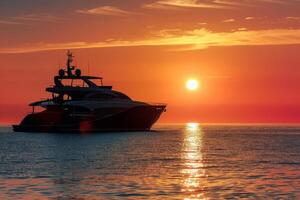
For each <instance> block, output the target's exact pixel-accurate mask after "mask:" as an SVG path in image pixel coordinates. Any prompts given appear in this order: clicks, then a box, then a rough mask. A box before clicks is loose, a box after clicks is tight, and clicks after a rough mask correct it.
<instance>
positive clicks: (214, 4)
mask: <svg viewBox="0 0 300 200" xmlns="http://www.w3.org/2000/svg"><path fill="white" fill-rule="evenodd" d="M292 1H293V0H292ZM262 4H289V2H288V1H283V0H252V1H248V0H205V1H201V0H156V1H154V2H152V3H147V4H144V6H143V7H145V8H151V9H175V8H177V9H178V8H223V9H228V8H237V7H245V6H246V7H253V6H260V5H262Z"/></svg>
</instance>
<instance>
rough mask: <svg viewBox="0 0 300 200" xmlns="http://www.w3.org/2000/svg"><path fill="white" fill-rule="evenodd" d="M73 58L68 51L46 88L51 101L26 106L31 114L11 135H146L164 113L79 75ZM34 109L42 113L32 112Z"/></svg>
mask: <svg viewBox="0 0 300 200" xmlns="http://www.w3.org/2000/svg"><path fill="white" fill-rule="evenodd" d="M73 58H74V56H73V54H72V53H71V52H70V51H68V53H67V63H66V70H65V69H60V70H59V72H58V75H56V76H54V85H53V86H51V87H48V88H46V91H47V92H50V93H52V98H50V99H46V100H41V101H37V102H33V103H31V104H29V106H31V107H32V113H30V114H28V115H27V116H26V117H25V118H24V119H23V120H22V121H21V123H20V124H19V125H14V126H13V129H14V131H16V132H71V133H88V132H105V131H149V130H150V129H151V127H152V125H153V124H154V123H155V122H156V121H157V120H158V118H159V117H160V115H161V114H162V113H163V112H165V111H166V104H153V103H146V102H141V101H135V100H132V99H131V98H130V97H128V96H127V95H126V94H124V93H122V92H119V91H116V90H113V89H112V86H105V85H103V81H102V78H101V77H96V76H84V75H82V73H81V70H80V69H78V68H77V69H76V68H75V66H74V65H73ZM75 82H76V83H75ZM96 82H99V83H98V84H97V83H96ZM35 107H39V108H42V109H39V111H36V109H35Z"/></svg>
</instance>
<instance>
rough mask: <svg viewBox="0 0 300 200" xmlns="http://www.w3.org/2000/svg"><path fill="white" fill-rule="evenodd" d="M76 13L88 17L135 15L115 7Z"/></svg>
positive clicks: (102, 7) (103, 7)
mask: <svg viewBox="0 0 300 200" xmlns="http://www.w3.org/2000/svg"><path fill="white" fill-rule="evenodd" d="M76 12H77V13H81V14H88V15H107V16H125V15H131V14H133V13H132V12H129V11H126V10H123V9H120V8H117V7H113V6H100V7H97V8H91V9H83V10H77V11H76Z"/></svg>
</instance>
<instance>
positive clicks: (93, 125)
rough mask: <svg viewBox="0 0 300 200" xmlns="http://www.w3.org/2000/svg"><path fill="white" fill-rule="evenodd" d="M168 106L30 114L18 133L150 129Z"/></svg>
mask: <svg viewBox="0 0 300 200" xmlns="http://www.w3.org/2000/svg"><path fill="white" fill-rule="evenodd" d="M165 107H166V106H165V105H145V106H137V107H133V108H130V109H125V110H124V109H123V110H121V111H120V112H114V113H111V114H105V115H101V114H99V113H97V112H96V113H93V115H90V116H84V115H83V116H81V115H72V114H70V113H65V112H64V111H56V112H43V113H34V114H29V115H28V116H26V117H25V118H24V120H23V121H22V122H21V124H20V125H14V126H13V129H14V131H15V132H59V133H64V132H65V133H90V132H112V131H149V130H150V129H151V127H152V125H153V124H154V123H155V122H156V121H157V120H158V118H159V117H160V115H161V114H162V112H164V111H165Z"/></svg>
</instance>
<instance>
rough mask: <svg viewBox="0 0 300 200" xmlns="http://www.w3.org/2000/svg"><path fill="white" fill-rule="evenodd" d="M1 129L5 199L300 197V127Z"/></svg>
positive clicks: (0, 185)
mask: <svg viewBox="0 0 300 200" xmlns="http://www.w3.org/2000/svg"><path fill="white" fill-rule="evenodd" d="M155 130H156V131H155V132H136V133H113V134H92V135H72V134H65V135H60V134H34V133H13V132H12V131H11V129H10V128H0V199H49V198H54V199H224V198H225V199H226V198H227V199H240V198H245V199H266V198H267V199H300V127H283V126H282V127H279V126H276V127H275V126H220V125H219V126H198V125H196V124H188V125H158V126H156V127H155Z"/></svg>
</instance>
